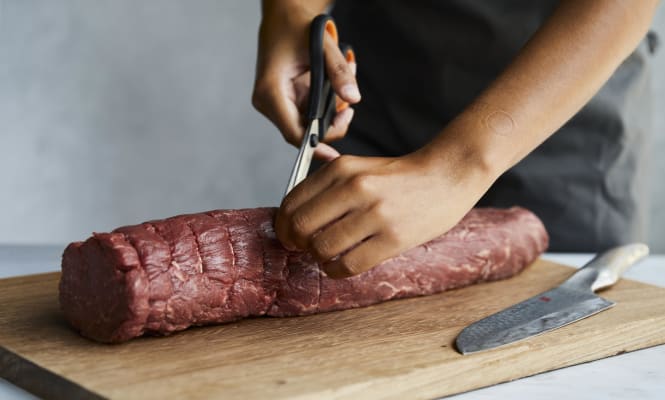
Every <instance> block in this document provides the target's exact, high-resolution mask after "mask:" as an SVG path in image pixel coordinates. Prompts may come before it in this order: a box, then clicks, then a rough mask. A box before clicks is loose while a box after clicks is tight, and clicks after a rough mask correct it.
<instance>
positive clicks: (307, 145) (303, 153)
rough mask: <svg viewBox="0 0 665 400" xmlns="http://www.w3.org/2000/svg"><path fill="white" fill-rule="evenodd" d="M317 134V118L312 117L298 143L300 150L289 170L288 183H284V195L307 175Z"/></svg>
mask: <svg viewBox="0 0 665 400" xmlns="http://www.w3.org/2000/svg"><path fill="white" fill-rule="evenodd" d="M318 136H319V120H318V119H314V120H312V121H311V122H310V124H309V126H308V127H307V130H306V131H305V137H303V140H302V144H301V145H300V150H298V157H296V162H295V164H293V170H291V176H290V177H289V183H288V185H286V191H284V196H285V197H286V195H287V194H289V192H290V191H291V190H293V188H294V187H296V185H297V184H299V183H300V182H302V181H303V180H304V179H305V178H306V177H307V172H309V166H310V165H311V164H312V156H313V155H314V149H315V148H316V145H314V146H313V144H315V143H316V142H317V139H318Z"/></svg>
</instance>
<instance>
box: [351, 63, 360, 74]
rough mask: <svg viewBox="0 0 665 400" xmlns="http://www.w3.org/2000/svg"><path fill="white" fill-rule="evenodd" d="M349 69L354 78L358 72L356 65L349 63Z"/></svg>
mask: <svg viewBox="0 0 665 400" xmlns="http://www.w3.org/2000/svg"><path fill="white" fill-rule="evenodd" d="M349 68H351V72H353V76H355V75H356V72H357V71H358V64H356V63H354V62H352V63H349Z"/></svg>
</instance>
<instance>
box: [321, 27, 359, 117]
mask: <svg viewBox="0 0 665 400" xmlns="http://www.w3.org/2000/svg"><path fill="white" fill-rule="evenodd" d="M323 46H324V54H325V62H326V72H327V73H328V78H329V79H330V84H331V85H332V87H333V89H334V90H335V93H337V95H338V96H339V97H341V98H342V100H344V101H346V102H349V103H351V104H353V103H357V102H359V101H360V91H359V90H358V84H357V82H356V77H355V75H354V74H353V70H352V69H351V66H350V65H349V62H348V61H347V60H346V58H345V57H344V55H343V54H342V52H341V51H340V49H339V47H338V46H337V43H336V42H335V41H334V40H333V39H332V37H331V36H330V35H325V36H324V40H323Z"/></svg>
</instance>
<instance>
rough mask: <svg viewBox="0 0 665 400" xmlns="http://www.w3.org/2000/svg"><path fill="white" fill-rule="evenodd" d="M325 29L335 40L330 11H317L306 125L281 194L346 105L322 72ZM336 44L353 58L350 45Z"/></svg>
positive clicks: (303, 175)
mask: <svg viewBox="0 0 665 400" xmlns="http://www.w3.org/2000/svg"><path fill="white" fill-rule="evenodd" d="M326 33H328V34H329V35H330V36H331V37H332V38H333V39H334V40H335V43H338V37H337V27H336V26H335V22H334V20H333V18H332V17H331V16H330V15H327V14H321V15H319V16H317V17H316V18H314V20H313V21H312V25H311V27H310V32H309V58H310V86H309V104H308V107H307V129H306V130H305V135H304V136H303V139H302V144H301V145H300V150H299V151H298V156H297V158H296V162H295V164H294V165H293V170H292V171H291V176H290V177H289V183H288V185H287V186H286V191H285V192H284V196H286V195H287V194H289V192H290V191H291V190H292V189H293V188H294V187H296V185H297V184H298V183H300V182H301V181H302V180H303V179H305V178H306V177H307V173H308V171H309V167H310V165H311V163H312V156H313V154H314V149H315V148H316V146H317V145H318V144H319V142H321V141H323V139H324V137H325V134H326V132H327V131H328V128H329V127H330V123H331V122H332V119H333V118H334V117H335V115H336V114H337V112H338V111H342V110H343V109H344V108H346V107H348V103H345V102H339V104H338V103H337V96H336V95H335V91H334V90H333V89H332V86H331V85H330V80H329V79H328V74H327V73H326V65H325V59H324V57H325V55H324V54H323V40H324V36H325V34H326ZM339 47H340V50H341V51H342V54H344V56H345V57H346V60H347V61H348V62H353V61H355V54H354V52H353V49H352V48H351V46H350V45H348V44H340V45H339Z"/></svg>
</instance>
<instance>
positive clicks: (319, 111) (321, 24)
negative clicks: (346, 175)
mask: <svg viewBox="0 0 665 400" xmlns="http://www.w3.org/2000/svg"><path fill="white" fill-rule="evenodd" d="M326 32H329V33H330V34H331V35H332V36H333V38H334V39H335V40H337V28H336V27H335V22H334V20H333V18H332V17H331V16H330V15H328V14H321V15H319V16H317V17H316V18H314V20H313V21H312V25H311V27H310V33H309V57H310V89H309V106H308V108H307V119H308V120H310V121H311V120H314V119H319V120H320V125H319V137H318V141H321V140H323V138H324V136H325V134H326V132H327V131H328V127H329V126H330V123H331V122H332V120H333V118H334V117H335V115H336V114H337V108H336V96H335V91H334V90H333V89H332V87H331V85H330V79H328V74H327V72H326V65H325V54H324V51H323V41H324V35H325V34H326ZM340 50H341V51H342V54H344V55H345V56H346V55H347V54H349V52H351V53H352V52H353V49H352V48H351V46H349V45H347V44H342V45H340Z"/></svg>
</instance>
